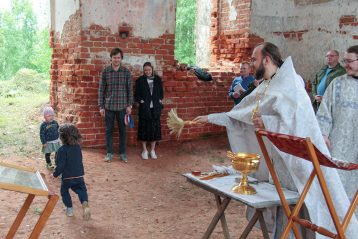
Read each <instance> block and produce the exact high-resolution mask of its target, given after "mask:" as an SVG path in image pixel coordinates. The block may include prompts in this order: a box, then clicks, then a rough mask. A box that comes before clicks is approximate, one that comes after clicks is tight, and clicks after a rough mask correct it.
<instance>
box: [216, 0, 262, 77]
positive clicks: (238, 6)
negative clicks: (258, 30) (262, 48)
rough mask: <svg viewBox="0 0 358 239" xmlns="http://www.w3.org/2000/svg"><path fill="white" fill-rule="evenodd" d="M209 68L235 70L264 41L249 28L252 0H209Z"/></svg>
mask: <svg viewBox="0 0 358 239" xmlns="http://www.w3.org/2000/svg"><path fill="white" fill-rule="evenodd" d="M211 4H212V6H213V9H212V12H211V16H212V21H211V44H212V48H211V59H210V68H211V69H220V70H227V71H231V72H232V71H237V67H238V65H239V63H240V62H241V61H243V60H247V59H248V58H249V57H250V56H251V52H252V49H253V47H254V46H255V45H257V44H259V43H261V42H263V39H262V38H261V37H258V36H256V35H255V34H253V33H251V31H250V19H251V0H212V1H211Z"/></svg>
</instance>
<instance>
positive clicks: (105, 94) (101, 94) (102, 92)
mask: <svg viewBox="0 0 358 239" xmlns="http://www.w3.org/2000/svg"><path fill="white" fill-rule="evenodd" d="M110 57H111V65H110V66H108V67H106V68H105V69H104V70H103V71H102V77H101V80H100V82H99V89H98V106H99V108H100V113H101V116H104V117H105V123H106V146H107V155H106V157H105V158H104V160H105V161H106V162H111V160H112V159H113V130H114V119H116V120H117V124H118V128H119V138H120V144H119V154H120V158H121V159H122V160H123V162H127V161H128V159H127V154H126V125H125V123H124V118H125V115H126V114H131V112H132V103H133V89H132V77H131V73H130V72H129V70H128V69H127V68H125V67H123V66H122V65H121V63H122V59H123V51H122V50H121V49H119V48H114V49H112V51H111V53H110Z"/></svg>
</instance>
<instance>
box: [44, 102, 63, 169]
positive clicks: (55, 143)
mask: <svg viewBox="0 0 358 239" xmlns="http://www.w3.org/2000/svg"><path fill="white" fill-rule="evenodd" d="M43 113H44V119H45V120H44V122H42V124H41V126H40V139H41V143H42V152H43V153H44V154H45V159H46V165H47V168H48V169H49V170H53V169H54V168H55V166H54V165H53V164H52V163H51V153H52V152H55V158H56V152H57V150H58V149H59V148H60V147H61V144H60V139H59V134H58V128H59V125H58V123H57V121H56V120H54V115H55V113H54V111H53V109H52V107H50V106H47V107H45V108H44V111H43Z"/></svg>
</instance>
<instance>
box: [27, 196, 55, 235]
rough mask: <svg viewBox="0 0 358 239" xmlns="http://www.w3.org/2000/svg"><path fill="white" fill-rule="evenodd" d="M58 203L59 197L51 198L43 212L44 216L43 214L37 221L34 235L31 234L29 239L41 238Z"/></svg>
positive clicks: (33, 231)
mask: <svg viewBox="0 0 358 239" xmlns="http://www.w3.org/2000/svg"><path fill="white" fill-rule="evenodd" d="M57 201H58V196H57V195H50V196H49V200H48V202H47V204H46V206H45V208H44V210H43V211H42V214H41V216H40V218H39V220H38V221H37V223H36V225H35V227H34V229H33V230H32V233H31V235H30V237H29V239H37V238H38V237H39V236H40V233H41V231H42V229H43V228H44V226H45V224H46V222H47V220H48V218H49V217H50V215H51V213H52V211H53V209H54V208H55V206H56V203H57Z"/></svg>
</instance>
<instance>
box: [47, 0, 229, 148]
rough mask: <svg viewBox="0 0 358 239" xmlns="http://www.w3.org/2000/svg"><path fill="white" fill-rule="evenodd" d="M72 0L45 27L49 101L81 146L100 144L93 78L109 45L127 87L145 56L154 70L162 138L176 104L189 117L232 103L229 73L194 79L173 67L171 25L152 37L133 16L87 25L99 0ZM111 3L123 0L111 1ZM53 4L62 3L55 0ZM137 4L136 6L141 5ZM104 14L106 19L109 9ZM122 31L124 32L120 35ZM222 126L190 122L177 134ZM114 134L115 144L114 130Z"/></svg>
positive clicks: (131, 132) (132, 137)
mask: <svg viewBox="0 0 358 239" xmlns="http://www.w3.org/2000/svg"><path fill="white" fill-rule="evenodd" d="M139 2H142V1H139V0H137V1H136V2H133V1H128V3H126V4H137V5H138V3H139ZM74 3H75V4H78V5H75V6H73V7H72V8H70V9H67V12H68V13H67V15H64V16H61V17H63V18H64V19H65V20H64V21H63V25H62V24H60V23H61V21H60V20H61V19H60V20H57V21H55V23H56V24H57V25H56V27H53V30H52V31H51V39H50V44H51V46H52V48H53V56H52V61H51V72H50V73H51V104H52V105H53V106H54V107H55V109H56V111H57V113H58V118H59V121H60V122H73V123H75V124H76V125H77V127H78V128H79V129H80V132H81V133H82V136H83V146H102V145H104V144H105V125H104V118H102V117H101V116H100V114H99V108H98V106H97V97H98V83H99V80H100V73H101V71H102V70H103V68H104V67H105V66H106V65H108V64H110V61H109V60H110V58H109V52H110V51H111V49H112V48H114V47H120V48H121V49H122V50H123V51H124V59H123V63H124V65H125V66H126V67H127V68H129V70H130V71H131V72H132V76H133V86H134V81H135V79H136V78H137V77H138V76H140V75H141V74H142V65H143V63H144V62H145V61H151V62H152V63H153V64H154V66H155V69H156V71H157V72H158V74H159V75H161V76H162V77H163V84H164V92H165V100H164V107H165V109H164V112H163V114H162V119H161V120H162V134H163V135H162V136H163V140H164V141H166V140H174V139H175V136H173V135H170V134H169V129H168V128H167V127H166V116H167V113H168V111H169V110H170V109H172V108H177V111H178V114H179V116H180V117H181V118H183V119H184V120H191V119H193V118H194V117H196V116H198V115H203V114H208V113H213V112H222V111H227V110H229V109H230V108H231V107H232V106H233V102H232V101H231V100H230V99H228V97H227V91H228V88H229V85H230V83H231V79H232V77H233V75H232V74H228V73H213V76H214V78H215V81H213V82H200V81H198V80H197V78H196V77H194V76H192V75H190V74H189V73H188V72H186V71H184V72H183V71H177V70H176V68H175V66H174V65H175V61H174V29H169V30H168V31H166V32H164V33H163V34H161V35H158V34H157V35H155V36H153V35H150V34H153V33H152V32H146V31H145V30H143V32H142V34H141V31H138V28H139V29H141V28H143V27H145V26H143V25H140V23H137V25H135V24H134V21H132V22H130V21H119V22H118V23H115V24H113V25H108V24H107V25H106V23H105V22H102V24H104V25H101V24H95V23H92V24H90V23H91V22H93V21H94V20H93V19H95V18H97V17H98V14H101V13H100V12H96V13H93V15H91V11H94V10H93V9H98V8H95V6H94V5H96V4H99V5H100V4H102V2H101V1H92V3H91V5H88V4H87V5H86V2H78V1H74ZM166 3H167V2H166ZM56 4H61V3H60V2H57V3H56ZM111 4H114V5H115V4H124V3H123V2H121V3H116V1H111ZM56 7H57V8H60V9H61V8H62V6H58V5H56ZM91 7H93V9H92V8H91ZM110 7H112V6H110ZM140 7H141V6H138V9H139V10H142V9H141V8H140ZM132 9H133V8H132ZM71 11H73V13H72V14H70V12H71ZM65 12H66V11H65ZM173 12H174V13H173ZM173 12H169V13H167V14H172V13H173V14H175V11H174V10H173ZM106 13H107V14H108V11H107V12H106ZM116 16H117V15H116ZM106 17H108V18H111V14H108V16H106ZM84 18H85V19H84ZM103 18H104V16H102V17H101V19H102V21H104V20H103ZM62 20H63V19H62ZM59 22H60V23H59ZM153 27H154V26H153ZM174 27H175V25H174ZM122 32H126V36H125V37H123V36H122V35H121V33H122ZM136 110H137V109H136V107H134V112H133V116H134V120H135V123H136V126H137V120H138V119H137V117H136ZM223 131H224V128H222V127H218V126H214V125H206V126H198V127H197V126H191V127H186V128H185V129H184V130H183V133H182V136H181V139H194V138H197V137H201V136H205V135H208V134H217V133H222V132H223ZM127 132H128V144H136V143H137V139H136V127H135V128H134V129H128V130H127ZM114 139H115V143H117V142H118V133H117V132H116V133H115V135H114Z"/></svg>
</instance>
